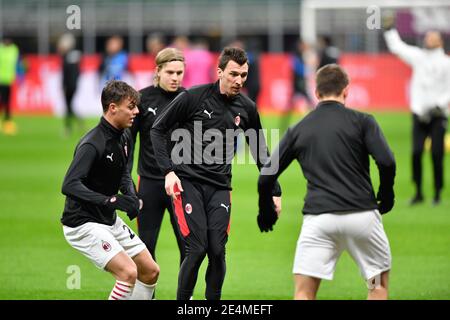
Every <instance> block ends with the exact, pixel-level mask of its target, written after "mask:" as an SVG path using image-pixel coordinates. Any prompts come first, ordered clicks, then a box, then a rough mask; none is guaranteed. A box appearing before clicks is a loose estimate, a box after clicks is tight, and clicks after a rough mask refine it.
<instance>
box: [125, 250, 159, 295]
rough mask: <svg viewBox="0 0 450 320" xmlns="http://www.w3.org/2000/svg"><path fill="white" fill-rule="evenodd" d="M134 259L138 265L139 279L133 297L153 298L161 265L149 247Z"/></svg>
mask: <svg viewBox="0 0 450 320" xmlns="http://www.w3.org/2000/svg"><path fill="white" fill-rule="evenodd" d="M133 261H134V263H135V264H136V267H137V280H136V285H135V287H134V291H133V294H132V296H131V299H132V300H151V299H152V297H153V293H154V291H155V287H156V282H157V281H158V276H159V266H158V264H156V262H155V260H153V258H152V255H151V254H150V252H149V251H148V249H145V250H142V251H141V252H140V253H139V254H138V255H136V256H135V257H133Z"/></svg>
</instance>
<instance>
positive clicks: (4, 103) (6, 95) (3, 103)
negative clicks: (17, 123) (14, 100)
mask: <svg viewBox="0 0 450 320" xmlns="http://www.w3.org/2000/svg"><path fill="white" fill-rule="evenodd" d="M10 98H11V86H8V85H0V110H1V109H2V108H4V109H5V116H4V119H5V120H6V121H7V120H9V119H11V109H10V108H11V104H10Z"/></svg>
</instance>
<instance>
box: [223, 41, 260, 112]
mask: <svg viewBox="0 0 450 320" xmlns="http://www.w3.org/2000/svg"><path fill="white" fill-rule="evenodd" d="M228 46H229V47H235V48H240V49H242V50H245V51H246V52H247V57H248V66H249V70H250V71H249V73H248V77H247V81H246V82H245V87H244V89H245V90H246V91H247V95H248V97H249V98H250V99H252V100H253V101H254V102H255V103H256V104H257V100H258V95H259V91H260V90H261V78H260V74H259V55H258V53H257V50H256V48H254V47H255V45H253V46H248V45H246V43H245V42H244V41H243V40H242V39H236V40H234V41H232V42H231V43H230V44H229V45H228ZM247 47H253V48H247Z"/></svg>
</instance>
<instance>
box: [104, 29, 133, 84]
mask: <svg viewBox="0 0 450 320" xmlns="http://www.w3.org/2000/svg"><path fill="white" fill-rule="evenodd" d="M127 68H128V55H127V53H126V52H125V51H124V50H123V39H122V37H120V36H112V37H111V38H109V39H108V40H107V41H106V52H105V54H104V56H103V59H102V63H101V65H100V70H99V71H100V75H101V83H102V86H103V84H104V83H105V82H106V81H108V80H121V79H123V76H124V73H125V71H126V70H127Z"/></svg>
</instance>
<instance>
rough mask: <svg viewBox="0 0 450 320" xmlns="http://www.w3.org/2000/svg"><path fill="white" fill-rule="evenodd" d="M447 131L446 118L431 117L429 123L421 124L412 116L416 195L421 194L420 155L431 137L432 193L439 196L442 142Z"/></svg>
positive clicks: (442, 154) (442, 177)
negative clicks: (426, 141) (427, 139)
mask: <svg viewBox="0 0 450 320" xmlns="http://www.w3.org/2000/svg"><path fill="white" fill-rule="evenodd" d="M446 131H447V118H445V117H433V118H431V120H430V121H429V122H422V121H420V120H419V117H418V116H417V115H415V114H413V156H412V167H413V180H414V182H415V184H416V191H417V194H422V153H423V149H424V143H425V140H426V138H427V137H431V155H432V159H433V173H434V192H435V196H436V195H437V196H439V194H440V192H441V190H442V188H443V186H444V182H443V181H444V170H443V162H444V155H445V152H444V140H445V132H446Z"/></svg>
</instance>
